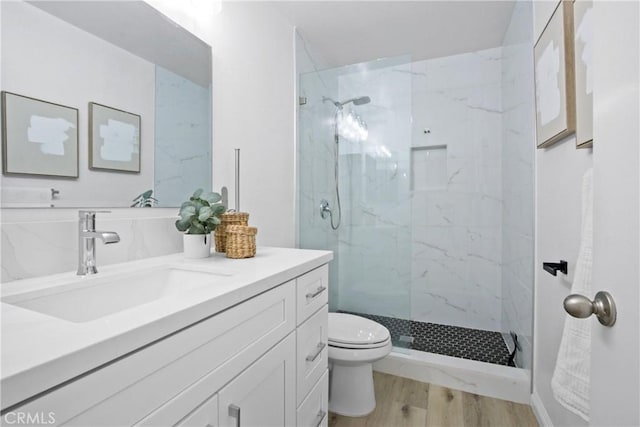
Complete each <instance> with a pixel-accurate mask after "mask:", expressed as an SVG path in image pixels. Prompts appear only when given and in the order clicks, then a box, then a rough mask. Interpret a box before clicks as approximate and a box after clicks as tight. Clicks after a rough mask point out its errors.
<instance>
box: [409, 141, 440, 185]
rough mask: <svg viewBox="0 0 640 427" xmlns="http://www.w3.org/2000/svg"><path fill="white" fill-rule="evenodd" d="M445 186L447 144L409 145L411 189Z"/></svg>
mask: <svg viewBox="0 0 640 427" xmlns="http://www.w3.org/2000/svg"><path fill="white" fill-rule="evenodd" d="M446 186H447V146H446V145H432V146H428V147H411V190H412V191H423V190H443V189H445V188H446Z"/></svg>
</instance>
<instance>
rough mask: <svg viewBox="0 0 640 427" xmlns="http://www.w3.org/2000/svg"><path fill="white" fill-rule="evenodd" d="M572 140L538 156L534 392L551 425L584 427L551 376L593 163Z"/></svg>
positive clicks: (546, 6)
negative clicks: (585, 182)
mask: <svg viewBox="0 0 640 427" xmlns="http://www.w3.org/2000/svg"><path fill="white" fill-rule="evenodd" d="M556 5H557V2H550V1H536V2H535V3H534V39H535V40H537V39H538V37H539V36H540V34H541V32H542V30H543V29H544V26H545V25H546V23H547V21H548V20H549V18H550V17H551V15H552V13H553V11H554V9H555V6H556ZM575 143H576V140H575V137H574V136H570V137H568V138H566V139H564V140H562V141H560V142H558V143H556V144H554V145H553V146H551V147H550V148H547V149H542V150H537V153H536V256H535V264H534V274H535V291H534V292H535V295H534V301H535V310H534V319H535V324H534V368H533V369H534V392H535V393H536V394H537V395H538V397H539V398H540V400H541V402H542V404H543V405H544V409H545V410H546V412H547V413H548V415H549V417H550V419H551V420H552V422H553V423H554V425H557V426H561V425H572V426H581V425H586V423H585V422H584V420H582V419H581V418H579V417H578V416H576V415H574V414H573V413H571V412H569V411H568V410H566V409H564V408H563V407H562V406H560V405H559V404H558V403H557V402H556V400H555V399H554V397H553V394H552V392H551V376H552V375H553V369H554V367H555V362H556V356H557V354H558V348H559V346H560V336H561V333H562V328H563V325H564V319H565V316H566V314H565V311H564V309H563V307H562V301H563V300H564V298H565V297H566V296H567V295H568V294H569V293H570V287H571V283H572V282H573V275H574V269H575V265H576V259H577V255H578V248H579V245H580V227H581V212H582V209H581V206H582V205H581V204H582V199H581V188H582V176H583V175H584V173H585V171H586V170H587V169H589V168H590V167H591V166H592V165H593V159H592V157H593V156H592V150H591V149H581V150H577V149H576V148H575ZM561 259H564V260H567V261H568V263H569V274H568V275H567V276H564V275H562V274H558V276H557V277H553V276H551V275H550V274H549V273H547V272H545V271H544V270H542V263H543V262H558V261H559V260H561Z"/></svg>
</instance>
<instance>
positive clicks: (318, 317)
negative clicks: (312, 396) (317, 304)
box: [296, 305, 329, 405]
mask: <svg viewBox="0 0 640 427" xmlns="http://www.w3.org/2000/svg"><path fill="white" fill-rule="evenodd" d="M328 316H329V308H328V306H327V305H325V306H323V307H322V308H321V309H320V310H318V311H317V312H316V314H314V315H313V316H311V317H310V318H309V319H308V320H307V321H306V322H304V323H303V324H302V325H301V326H299V327H298V329H297V331H296V338H297V343H296V347H297V348H296V350H297V351H296V355H297V356H296V357H297V361H296V365H297V372H298V392H297V404H298V405H300V403H302V401H303V400H304V398H305V396H306V395H307V394H308V393H309V391H310V390H311V389H312V388H313V386H314V385H315V383H316V382H317V381H318V379H319V378H320V377H321V376H322V374H323V373H324V372H325V371H326V370H327V366H328V362H327V358H328V355H329V347H328V346H327V339H328V337H327V322H328Z"/></svg>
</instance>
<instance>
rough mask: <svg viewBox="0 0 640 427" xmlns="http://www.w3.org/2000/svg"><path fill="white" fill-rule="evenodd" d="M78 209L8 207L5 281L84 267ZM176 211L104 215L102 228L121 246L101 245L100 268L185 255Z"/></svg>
mask: <svg viewBox="0 0 640 427" xmlns="http://www.w3.org/2000/svg"><path fill="white" fill-rule="evenodd" d="M77 212H78V211H77V210H76V209H55V210H52V209H29V210H27V209H3V210H2V231H1V239H2V241H1V249H2V279H1V280H2V282H3V283H4V282H9V281H13V280H19V279H27V278H30V277H38V276H46V275H49V274H56V273H63V272H67V271H75V270H76V268H77V265H78V240H77V239H78V219H77V218H78V213H77ZM175 214H176V209H172V208H167V209H161V208H154V209H113V210H112V212H111V213H99V214H98V216H97V218H96V228H97V229H99V230H104V231H115V232H117V233H118V234H119V235H120V242H119V243H115V244H110V245H104V244H102V242H97V243H96V245H97V246H96V257H97V265H98V269H100V266H101V265H107V264H115V263H119V262H125V261H132V260H137V259H142V258H149V257H154V256H160V255H167V254H170V253H175V252H180V251H182V235H181V233H179V232H178V231H177V230H176V229H175V226H174V222H175V218H176V216H175Z"/></svg>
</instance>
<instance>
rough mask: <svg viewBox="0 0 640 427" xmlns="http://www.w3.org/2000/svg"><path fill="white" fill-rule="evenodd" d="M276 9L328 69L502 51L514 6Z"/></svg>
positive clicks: (360, 4) (299, 4) (348, 4)
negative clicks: (397, 58)
mask: <svg viewBox="0 0 640 427" xmlns="http://www.w3.org/2000/svg"><path fill="white" fill-rule="evenodd" d="M274 4H275V5H276V7H277V8H278V9H279V10H280V11H281V12H282V14H284V15H285V17H286V18H287V19H288V20H289V21H290V22H291V23H292V24H294V25H295V26H297V27H298V31H299V32H300V34H301V35H302V37H303V38H304V39H305V40H306V42H307V43H308V44H310V45H311V46H312V49H313V50H314V52H315V54H316V55H317V56H319V57H321V58H322V59H323V60H324V61H325V62H326V65H327V66H331V67H333V66H341V65H347V64H355V63H358V62H365V61H370V60H373V59H378V58H385V57H392V56H397V55H406V54H408V55H411V56H412V59H413V60H422V59H427V58H437V57H441V56H448V55H454V54H458V53H463V52H473V51H477V50H481V49H487V48H491V47H496V46H499V45H501V43H502V37H503V35H504V33H505V31H506V29H507V25H508V23H509V20H510V18H511V12H512V10H513V5H514V2H513V1H506V0H505V1H482V0H476V1H453V0H449V1H426V0H425V1H282V2H274Z"/></svg>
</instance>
